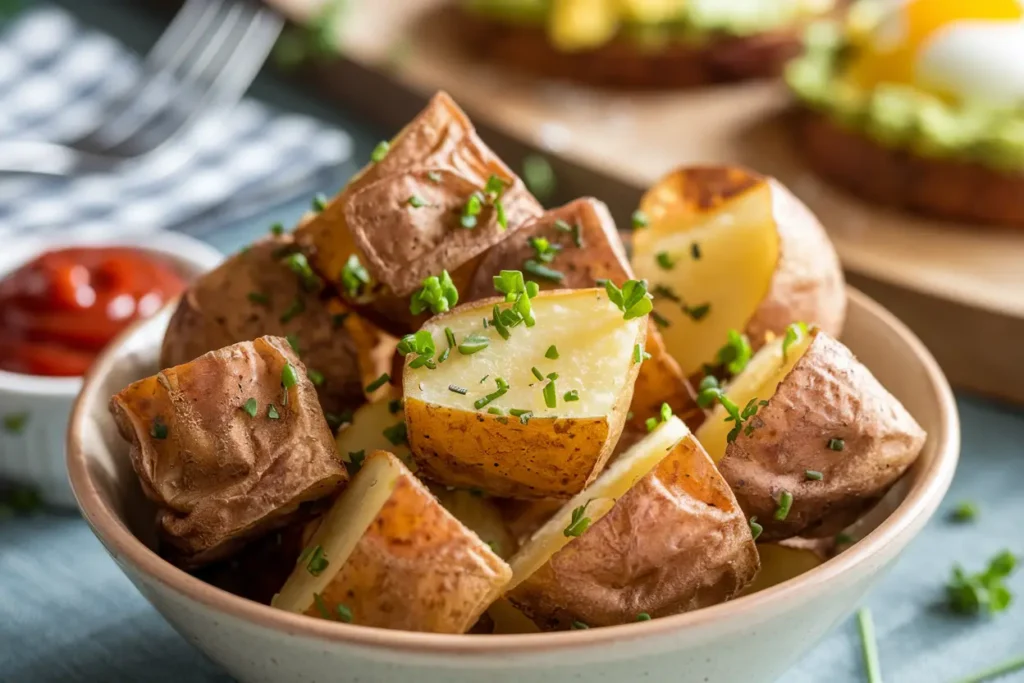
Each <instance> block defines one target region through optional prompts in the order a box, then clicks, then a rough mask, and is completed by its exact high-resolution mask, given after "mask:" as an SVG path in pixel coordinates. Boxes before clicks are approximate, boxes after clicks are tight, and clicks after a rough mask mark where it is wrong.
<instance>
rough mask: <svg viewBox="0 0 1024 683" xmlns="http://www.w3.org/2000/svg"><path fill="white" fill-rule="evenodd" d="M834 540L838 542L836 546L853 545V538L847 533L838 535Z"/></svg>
mask: <svg viewBox="0 0 1024 683" xmlns="http://www.w3.org/2000/svg"><path fill="white" fill-rule="evenodd" d="M834 540H835V542H836V545H849V544H850V543H853V536H851V535H850V534H848V533H846V532H845V531H840V532H839V533H838V534H836V537H835V539H834Z"/></svg>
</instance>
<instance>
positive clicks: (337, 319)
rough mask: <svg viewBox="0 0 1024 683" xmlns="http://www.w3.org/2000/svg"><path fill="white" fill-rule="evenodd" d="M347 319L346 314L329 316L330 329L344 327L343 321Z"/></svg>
mask: <svg viewBox="0 0 1024 683" xmlns="http://www.w3.org/2000/svg"><path fill="white" fill-rule="evenodd" d="M346 319H348V313H335V314H334V315H332V316H331V329H333V330H337V329H339V328H341V327H342V326H344V324H345V320H346Z"/></svg>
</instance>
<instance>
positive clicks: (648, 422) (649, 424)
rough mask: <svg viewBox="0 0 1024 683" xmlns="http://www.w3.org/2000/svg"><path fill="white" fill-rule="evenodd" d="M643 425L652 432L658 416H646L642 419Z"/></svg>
mask: <svg viewBox="0 0 1024 683" xmlns="http://www.w3.org/2000/svg"><path fill="white" fill-rule="evenodd" d="M644 426H646V427H647V431H649V432H653V431H654V428H655V427H657V426H658V418H656V417H649V418H647V419H646V420H644Z"/></svg>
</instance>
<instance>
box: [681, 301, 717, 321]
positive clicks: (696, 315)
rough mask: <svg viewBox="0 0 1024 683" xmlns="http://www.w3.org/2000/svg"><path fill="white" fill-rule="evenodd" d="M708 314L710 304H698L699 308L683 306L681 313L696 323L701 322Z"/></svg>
mask: <svg viewBox="0 0 1024 683" xmlns="http://www.w3.org/2000/svg"><path fill="white" fill-rule="evenodd" d="M710 312H711V304H710V303H704V304H700V305H699V306H683V313H685V314H686V315H688V316H690V317H691V318H692V319H693V320H695V321H697V322H700V321H701V320H703V319H704V318H705V317H706V316H707V314H708V313H710Z"/></svg>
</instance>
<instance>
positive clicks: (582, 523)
mask: <svg viewBox="0 0 1024 683" xmlns="http://www.w3.org/2000/svg"><path fill="white" fill-rule="evenodd" d="M590 502H591V501H589V500H588V501H587V502H586V503H584V504H583V505H580V506H579V507H577V508H573V511H572V517H571V518H570V519H569V526H567V527H565V529H564V530H563V531H562V533H563V534H564V535H565V536H566V537H567V538H571V537H579V536H582V535H583V532H585V531H586V530H587V529H589V528H590V521H591V520H590V517H585V516H584V515H585V513H586V511H587V506H588V505H590Z"/></svg>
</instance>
